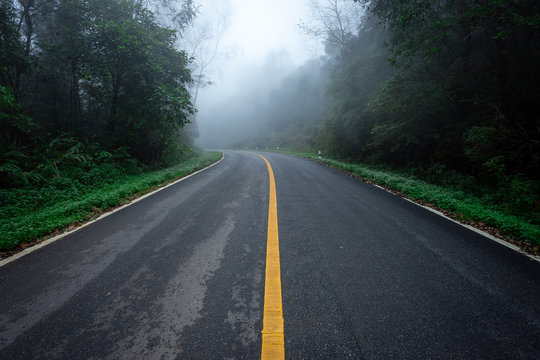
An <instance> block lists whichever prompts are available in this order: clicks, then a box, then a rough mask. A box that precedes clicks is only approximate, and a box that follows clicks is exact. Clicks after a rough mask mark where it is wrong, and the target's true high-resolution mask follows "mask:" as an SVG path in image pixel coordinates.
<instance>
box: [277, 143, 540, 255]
mask: <svg viewBox="0 0 540 360" xmlns="http://www.w3.org/2000/svg"><path fill="white" fill-rule="evenodd" d="M287 152H288V153H291V154H294V155H298V156H302V157H306V158H309V159H312V160H316V161H319V162H322V163H324V164H326V165H328V166H331V167H333V168H336V169H339V170H342V171H345V172H347V173H350V174H352V175H355V176H358V177H360V178H361V179H363V180H364V181H367V182H372V183H375V184H378V185H381V186H383V187H385V188H388V189H390V190H392V191H394V192H397V193H400V194H401V195H404V196H406V197H407V198H410V199H412V200H415V201H417V202H420V203H423V204H426V205H429V206H431V207H435V208H438V209H440V210H442V211H443V212H444V213H445V214H447V215H449V216H450V217H452V218H454V219H456V220H458V221H461V222H465V223H470V224H472V225H474V226H476V227H480V228H482V229H484V230H487V231H488V232H491V233H494V234H496V235H497V236H498V237H502V238H503V239H505V240H507V241H509V242H513V243H516V244H517V245H518V246H520V247H521V248H522V249H524V250H525V251H527V252H530V253H533V254H538V253H539V252H540V251H539V248H540V226H538V225H537V224H534V223H532V222H531V221H529V220H528V219H526V218H524V217H520V216H516V215H515V214H511V213H509V212H508V211H507V209H506V207H505V206H504V204H494V203H492V202H490V201H487V200H485V199H483V198H479V197H477V196H474V195H473V194H470V193H468V192H465V191H462V190H457V189H452V188H448V187H445V186H440V185H436V184H432V183H428V182H426V181H423V180H420V179H418V178H415V177H414V176H412V175H410V174H404V173H400V172H397V171H389V170H379V169H375V168H373V167H370V166H366V165H363V164H352V163H347V162H341V161H337V160H333V159H328V158H322V159H319V158H318V156H317V155H315V154H312V153H299V152H294V151H287Z"/></svg>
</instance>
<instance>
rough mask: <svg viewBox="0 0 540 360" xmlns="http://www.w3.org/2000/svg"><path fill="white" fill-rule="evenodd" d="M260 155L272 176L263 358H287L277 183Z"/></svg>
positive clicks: (268, 165) (272, 172) (270, 176)
mask: <svg viewBox="0 0 540 360" xmlns="http://www.w3.org/2000/svg"><path fill="white" fill-rule="evenodd" d="M257 155H258V156H260V157H261V158H263V159H264V161H265V162H266V166H267V167H268V175H269V178H270V202H269V205H268V238H267V242H266V276H265V287H264V316H263V330H262V351H261V359H262V360H269V359H285V340H284V332H283V308H282V306H281V274H280V267H279V236H278V221H277V202H276V182H275V180H274V171H273V170H272V166H270V163H269V162H268V160H267V159H266V158H265V157H264V156H261V155H259V154H257Z"/></svg>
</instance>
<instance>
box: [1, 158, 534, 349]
mask: <svg viewBox="0 0 540 360" xmlns="http://www.w3.org/2000/svg"><path fill="white" fill-rule="evenodd" d="M263 155H264V156H265V157H266V158H267V159H268V160H269V161H270V163H271V165H272V167H273V170H274V174H275V180H276V187H277V214H278V223H279V247H280V262H281V282H282V303H283V315H284V320H285V356H286V358H289V359H349V358H350V359H538V358H540V263H539V262H537V261H534V260H531V259H529V258H528V257H526V256H524V255H521V254H518V253H515V252H513V251H512V250H510V249H508V248H506V247H504V246H501V245H500V244H497V243H495V242H493V241H491V240H489V239H486V238H484V237H482V236H481V235H478V234H476V233H474V232H472V231H470V230H467V229H465V228H463V227H461V226H459V225H457V224H455V223H453V222H451V221H448V220H446V219H444V218H441V217H439V216H437V215H436V214H433V213H431V212H429V211H427V210H425V209H423V208H421V207H419V206H416V205H414V204H412V203H410V202H408V201H405V200H403V199H400V198H399V197H397V196H394V195H392V194H390V193H387V192H385V191H384V190H381V189H379V188H376V187H374V186H371V185H367V184H364V183H362V182H361V181H359V180H357V179H354V178H351V177H349V176H347V175H345V174H343V173H340V172H338V171H335V170H332V169H330V168H327V167H325V166H323V165H320V164H317V163H314V162H311V161H308V160H304V159H300V158H296V157H293V156H288V155H282V154H274V153H271V154H263ZM268 193H269V184H268V172H267V168H266V164H265V163H264V161H263V160H262V159H261V158H259V157H258V156H256V155H255V154H253V153H249V152H225V158H224V160H223V161H222V162H221V163H219V164H217V165H216V166H214V167H212V168H210V169H208V170H205V171H204V172H201V173H199V174H197V175H195V176H193V177H190V178H188V179H186V180H184V181H182V182H179V183H178V184H176V185H174V186H171V187H169V188H167V189H164V190H163V191H160V192H158V193H156V194H154V195H153V196H150V197H148V198H146V199H144V200H142V201H140V202H137V203H135V204H133V205H132V206H129V207H127V208H125V209H123V210H121V211H118V212H116V213H114V214H112V215H111V216H108V217H106V218H104V219H103V220H100V221H98V222H96V223H94V224H92V225H90V226H87V227H85V228H83V229H81V230H79V231H77V232H74V233H72V234H71V235H68V236H66V237H65V238H63V239H62V240H59V241H57V242H55V243H53V244H51V245H49V246H46V247H44V248H42V249H39V250H37V251H35V252H33V253H31V254H29V255H27V256H25V257H22V258H20V259H18V260H16V261H14V262H11V263H9V264H7V265H5V266H3V267H1V268H0V359H174V358H178V359H257V358H259V357H260V351H261V334H260V332H261V330H262V316H263V305H264V304H263V302H264V285H265V284H264V274H265V256H266V236H267V219H268V218H267V217H268Z"/></svg>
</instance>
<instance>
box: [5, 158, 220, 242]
mask: <svg viewBox="0 0 540 360" xmlns="http://www.w3.org/2000/svg"><path fill="white" fill-rule="evenodd" d="M221 156H222V154H221V153H218V152H205V153H202V154H200V155H198V156H194V157H192V158H190V159H188V160H185V161H183V162H181V163H180V164H177V165H175V166H172V167H169V168H166V169H162V170H157V171H149V172H143V173H133V172H131V173H130V172H129V171H122V170H123V169H121V168H120V169H119V168H117V167H116V168H114V167H110V168H106V169H105V168H103V167H102V168H101V169H94V170H96V171H95V174H92V170H89V171H88V172H87V173H86V174H85V175H84V178H83V176H80V179H77V180H73V179H61V180H62V181H56V182H55V183H53V184H51V183H49V184H47V186H46V187H41V188H18V189H1V190H0V205H1V206H0V250H1V251H9V250H13V249H16V248H17V247H19V246H20V245H21V244H25V243H28V242H31V241H34V240H36V239H39V238H42V237H44V236H47V235H49V234H51V233H54V232H56V231H59V230H62V229H64V228H66V227H68V226H70V225H74V224H78V223H82V222H84V221H87V220H89V219H91V218H93V217H96V216H97V215H99V214H101V213H103V212H104V211H106V210H107V209H110V208H114V207H117V206H119V205H122V204H124V203H127V202H129V200H130V199H133V198H134V197H137V196H140V195H142V194H145V193H147V192H150V191H151V190H153V189H155V188H157V187H160V186H161V185H164V184H166V183H168V182H171V181H173V180H176V179H178V178H181V177H184V176H186V175H188V174H191V173H193V172H195V171H197V170H199V169H202V168H204V167H206V166H208V165H210V164H212V163H214V162H216V161H217V160H219V159H220V158H221ZM105 170H108V171H105ZM59 180H60V179H59ZM23 246H24V245H23Z"/></svg>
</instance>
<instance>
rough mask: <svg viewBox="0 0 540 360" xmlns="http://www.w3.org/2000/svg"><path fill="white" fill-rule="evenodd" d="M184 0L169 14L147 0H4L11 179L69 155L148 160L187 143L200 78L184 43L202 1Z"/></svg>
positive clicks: (5, 161) (2, 163) (3, 78)
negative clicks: (182, 35) (184, 132)
mask: <svg viewBox="0 0 540 360" xmlns="http://www.w3.org/2000/svg"><path fill="white" fill-rule="evenodd" d="M156 3H157V2H156ZM172 3H173V2H171V4H172ZM176 3H177V4H180V6H176V7H175V8H174V9H173V10H175V12H173V11H171V8H167V9H164V10H169V11H163V13H167V14H172V15H173V16H171V17H169V18H165V17H163V15H160V14H159V13H158V12H153V11H151V10H149V4H154V3H153V2H148V3H146V2H144V1H140V0H139V1H138V0H83V1H81V0H17V1H11V0H0V36H1V39H0V133H1V135H0V136H1V148H0V175H1V176H0V180H1V182H2V184H3V185H6V186H12V185H16V184H21V183H24V182H28V181H32V179H34V180H36V181H38V180H39V177H40V169H42V168H44V167H48V168H52V169H53V170H52V171H53V173H54V172H55V171H54V167H55V166H56V165H55V164H57V163H58V162H60V161H61V160H62V159H63V160H66V159H71V160H72V161H75V162H79V163H81V162H84V163H86V162H88V161H92V160H96V161H97V160H98V159H102V158H111V157H113V155H114V154H116V153H123V154H124V156H129V157H133V158H135V159H137V160H139V161H141V162H143V163H147V164H148V163H156V162H160V161H163V160H164V159H165V158H166V157H167V156H170V154H179V153H181V152H182V151H183V150H185V149H183V147H185V143H184V142H182V139H181V129H182V128H183V127H184V125H185V124H186V123H188V122H189V118H190V115H191V114H193V112H194V106H193V104H192V102H191V97H190V94H189V91H188V89H189V85H190V84H191V83H192V78H191V73H190V71H189V62H190V59H189V58H188V56H187V55H186V52H185V51H181V50H178V49H177V48H176V46H175V45H176V42H177V38H178V35H179V31H182V30H183V29H185V28H186V27H187V26H188V25H189V23H190V22H191V21H192V20H193V18H194V17H195V15H196V8H195V7H194V5H193V3H192V1H191V0H185V1H182V2H176ZM166 4H168V2H166V1H165V2H160V6H165V5H166ZM169 5H170V4H169ZM156 9H158V8H156ZM53 153H54V154H55V155H54V156H52V158H51V159H47V158H46V155H45V154H53ZM55 159H56V160H55ZM56 172H58V169H56Z"/></svg>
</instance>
